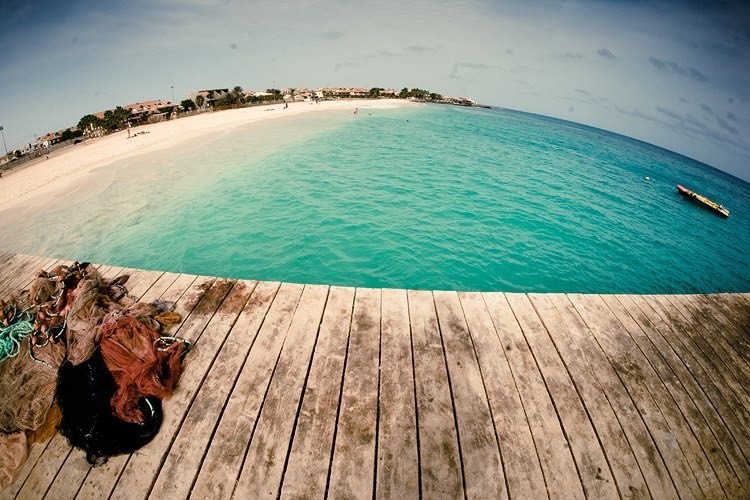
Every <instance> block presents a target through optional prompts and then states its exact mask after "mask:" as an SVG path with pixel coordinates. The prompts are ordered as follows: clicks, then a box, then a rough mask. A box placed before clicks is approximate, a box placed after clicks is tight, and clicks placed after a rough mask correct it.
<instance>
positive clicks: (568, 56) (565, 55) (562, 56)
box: [549, 52, 584, 59]
mask: <svg viewBox="0 0 750 500" xmlns="http://www.w3.org/2000/svg"><path fill="white" fill-rule="evenodd" d="M549 57H551V58H552V59H583V58H584V55H583V54H581V53H580V52H562V53H557V54H550V55H549Z"/></svg>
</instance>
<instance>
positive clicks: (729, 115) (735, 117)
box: [727, 111, 737, 122]
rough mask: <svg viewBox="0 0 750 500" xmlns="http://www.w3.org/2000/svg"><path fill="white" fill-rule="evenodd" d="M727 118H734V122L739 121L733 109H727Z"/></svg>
mask: <svg viewBox="0 0 750 500" xmlns="http://www.w3.org/2000/svg"><path fill="white" fill-rule="evenodd" d="M727 119H728V120H732V121H733V122H736V121H737V116H736V115H735V114H734V113H732V112H731V111H727Z"/></svg>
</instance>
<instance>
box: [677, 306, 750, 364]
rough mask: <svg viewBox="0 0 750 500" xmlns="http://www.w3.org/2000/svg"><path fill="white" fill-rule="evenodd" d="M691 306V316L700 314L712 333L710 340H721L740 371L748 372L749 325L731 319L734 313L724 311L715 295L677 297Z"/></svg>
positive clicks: (749, 361)
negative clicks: (740, 324) (741, 324)
mask: <svg viewBox="0 0 750 500" xmlns="http://www.w3.org/2000/svg"><path fill="white" fill-rule="evenodd" d="M678 299H679V300H681V301H682V302H686V303H687V304H689V306H692V308H691V312H692V313H693V314H694V316H693V317H696V316H698V317H700V316H702V317H703V318H704V319H705V321H706V323H705V324H706V325H708V330H709V331H710V332H711V333H712V336H711V337H710V338H711V342H712V343H716V342H721V341H722V340H723V343H722V344H723V346H724V349H725V350H727V352H729V353H731V355H732V358H733V359H734V360H735V362H736V363H738V365H739V366H740V367H741V369H742V372H743V373H744V374H745V376H746V377H745V378H746V379H747V374H748V372H750V335H748V333H750V330H747V331H745V328H748V329H750V325H743V326H739V325H736V324H735V323H734V321H733V317H734V314H732V312H731V311H729V312H725V310H724V307H723V306H724V302H725V300H726V299H725V300H720V299H719V298H717V297H715V296H708V295H687V296H682V297H679V298H678Z"/></svg>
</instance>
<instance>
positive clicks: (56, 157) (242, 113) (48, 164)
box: [0, 100, 415, 210]
mask: <svg viewBox="0 0 750 500" xmlns="http://www.w3.org/2000/svg"><path fill="white" fill-rule="evenodd" d="M408 105H415V104H413V103H411V102H410V101H405V100H367V101H363V100H340V101H322V102H320V103H319V104H312V103H302V102H297V103H290V104H289V107H288V108H286V109H285V108H284V104H283V103H281V104H275V105H268V106H257V107H251V108H241V109H235V110H226V111H217V112H212V113H202V114H199V115H195V116H190V117H186V118H180V119H176V120H170V121H165V122H160V123H154V124H148V125H142V126H138V127H134V128H132V129H130V132H131V135H132V137H130V138H128V132H127V130H122V131H120V132H116V133H114V134H111V135H108V136H105V137H102V138H98V139H89V140H87V141H85V142H82V143H80V144H76V145H74V146H71V147H68V148H65V149H63V150H61V151H59V152H57V153H54V154H53V155H50V157H49V159H45V158H44V157H42V158H40V159H38V160H35V161H33V162H30V163H29V164H27V165H23V166H21V167H19V168H18V169H17V170H15V171H11V172H3V176H2V178H0V210H4V209H8V208H14V207H17V206H19V205H21V204H23V203H25V202H26V201H28V200H29V199H30V198H32V197H36V196H39V195H44V194H47V193H49V192H53V191H54V192H60V191H64V190H66V189H67V188H71V187H73V186H75V185H76V183H77V182H79V181H80V180H81V178H82V176H84V175H86V174H87V173H89V172H91V171H92V170H94V169H96V168H99V167H102V166H105V165H107V164H109V163H112V162H114V161H116V160H121V159H125V158H128V157H130V156H134V155H141V154H144V153H149V152H152V151H157V150H159V149H163V148H169V147H172V146H175V145H177V144H179V143H181V142H184V141H189V140H191V139H194V138H196V137H199V136H201V135H203V134H207V133H211V132H217V131H222V130H227V129H231V128H234V127H238V126H242V125H246V124H249V123H254V122H259V121H261V120H270V119H278V118H284V117H291V116H295V115H300V114H303V113H311V112H315V111H327V110H328V111H330V110H341V111H344V110H351V111H352V112H354V110H355V109H356V108H359V109H361V110H366V109H384V108H393V107H399V106H408ZM144 132H146V133H144ZM136 134H137V135H136Z"/></svg>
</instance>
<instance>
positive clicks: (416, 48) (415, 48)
mask: <svg viewBox="0 0 750 500" xmlns="http://www.w3.org/2000/svg"><path fill="white" fill-rule="evenodd" d="M436 50H437V49H436V48H435V47H427V46H426V45H409V46H408V47H406V48H405V49H404V52H411V53H413V54H420V53H424V52H435V51H436Z"/></svg>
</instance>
